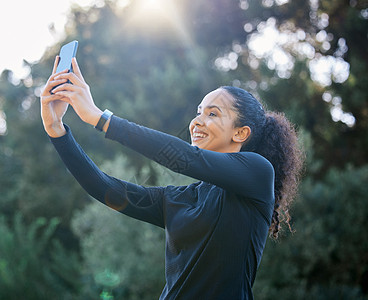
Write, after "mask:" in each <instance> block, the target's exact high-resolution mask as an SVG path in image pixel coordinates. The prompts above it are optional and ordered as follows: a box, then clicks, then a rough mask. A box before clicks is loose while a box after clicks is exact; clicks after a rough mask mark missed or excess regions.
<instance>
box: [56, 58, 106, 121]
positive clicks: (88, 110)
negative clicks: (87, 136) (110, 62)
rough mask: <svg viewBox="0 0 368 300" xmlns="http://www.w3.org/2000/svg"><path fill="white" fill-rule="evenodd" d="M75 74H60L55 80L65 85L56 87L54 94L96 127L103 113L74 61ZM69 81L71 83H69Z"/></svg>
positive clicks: (73, 60)
mask: <svg viewBox="0 0 368 300" xmlns="http://www.w3.org/2000/svg"><path fill="white" fill-rule="evenodd" d="M72 66H73V73H72V72H70V73H59V74H57V75H56V76H55V80H63V81H64V84H62V85H60V86H58V87H56V88H55V89H54V90H53V92H54V93H55V95H56V96H58V97H59V98H60V99H62V101H65V102H67V103H69V104H70V105H71V106H73V108H74V111H75V112H76V113H77V115H78V116H79V117H80V118H81V119H82V120H83V121H84V122H86V123H88V124H91V125H93V126H96V125H97V123H98V121H99V119H100V117H101V115H102V111H101V110H100V109H99V108H98V107H97V106H96V105H95V103H94V102H93V98H92V95H91V92H90V89H89V86H88V84H87V83H86V82H85V80H84V78H83V76H82V73H81V71H80V69H79V66H78V63H77V60H76V59H75V58H73V59H72ZM67 80H69V81H70V82H71V83H67Z"/></svg>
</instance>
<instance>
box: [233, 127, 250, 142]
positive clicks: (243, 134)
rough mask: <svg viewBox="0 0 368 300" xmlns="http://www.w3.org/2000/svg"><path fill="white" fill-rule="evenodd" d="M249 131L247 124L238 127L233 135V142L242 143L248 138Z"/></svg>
mask: <svg viewBox="0 0 368 300" xmlns="http://www.w3.org/2000/svg"><path fill="white" fill-rule="evenodd" d="M251 132H252V131H251V129H250V127H249V126H243V127H238V128H236V131H235V134H234V136H233V141H234V142H235V143H244V142H245V141H246V140H247V139H248V138H249V136H250V134H251Z"/></svg>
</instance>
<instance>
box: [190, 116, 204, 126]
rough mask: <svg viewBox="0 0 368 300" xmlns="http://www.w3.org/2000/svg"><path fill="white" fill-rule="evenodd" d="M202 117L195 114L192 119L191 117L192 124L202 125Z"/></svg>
mask: <svg viewBox="0 0 368 300" xmlns="http://www.w3.org/2000/svg"><path fill="white" fill-rule="evenodd" d="M203 123H204V122H203V117H202V116H201V115H197V116H196V117H195V118H194V119H193V124H194V125H203Z"/></svg>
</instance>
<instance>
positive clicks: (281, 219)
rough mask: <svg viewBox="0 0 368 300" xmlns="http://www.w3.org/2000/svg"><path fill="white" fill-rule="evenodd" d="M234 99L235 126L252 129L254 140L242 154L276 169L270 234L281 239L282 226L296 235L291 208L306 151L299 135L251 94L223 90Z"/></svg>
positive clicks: (280, 115) (286, 121)
mask: <svg viewBox="0 0 368 300" xmlns="http://www.w3.org/2000/svg"><path fill="white" fill-rule="evenodd" d="M221 88H222V89H224V90H225V91H226V92H228V93H229V94H230V95H231V96H232V98H233V99H234V108H235V110H236V111H237V114H238V119H237V120H236V122H235V124H234V125H235V126H237V127H241V126H249V127H250V129H251V135H250V138H248V140H247V141H246V142H245V143H244V144H243V146H242V148H241V151H250V152H255V153H258V154H260V155H262V156H263V157H265V158H266V159H268V160H269V161H270V162H271V164H272V165H273V167H274V170H275V186H274V187H275V206H274V211H273V215H272V222H271V226H270V235H271V236H272V237H273V238H275V239H277V238H278V235H279V232H280V230H281V225H282V223H285V224H286V225H287V226H288V228H289V230H290V231H291V232H292V231H293V230H292V228H291V225H290V219H291V218H290V213H289V209H290V206H291V204H292V202H293V201H294V199H295V197H296V195H297V190H298V184H299V179H300V176H301V171H302V168H303V165H304V152H303V150H302V148H301V146H300V144H299V143H298V137H297V132H296V130H295V128H294V126H293V125H292V124H291V122H290V121H289V120H288V119H287V118H286V117H285V115H284V114H282V113H277V112H271V111H268V112H266V111H265V110H264V108H263V106H262V104H261V103H260V102H259V101H258V100H257V99H256V98H255V97H253V95H252V94H250V93H249V92H247V91H245V90H243V89H241V88H236V87H231V86H223V87H221Z"/></svg>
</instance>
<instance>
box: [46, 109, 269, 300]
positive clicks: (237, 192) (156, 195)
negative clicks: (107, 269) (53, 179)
mask: <svg viewBox="0 0 368 300" xmlns="http://www.w3.org/2000/svg"><path fill="white" fill-rule="evenodd" d="M66 129H67V134H66V135H64V136H62V137H59V138H51V141H52V143H53V144H54V146H55V148H56V150H57V152H58V153H59V155H60V157H61V159H62V160H63V162H64V163H65V165H66V166H67V168H68V169H69V170H70V172H71V173H72V174H73V176H74V177H75V178H76V179H77V181H78V182H79V183H80V185H81V186H82V187H83V188H84V189H85V190H86V191H87V192H88V193H89V194H90V195H91V196H93V197H94V198H96V199H97V200H99V201H100V202H102V203H104V204H106V205H108V206H110V207H111V208H113V209H116V210H118V211H120V212H121V213H123V214H125V215H128V216H131V217H133V218H136V219H139V220H142V221H145V222H149V223H151V224H154V225H157V226H159V227H162V228H164V229H165V234H166V250H165V277H166V285H165V287H164V289H163V291H162V294H161V296H160V299H253V294H252V290H251V288H252V285H253V282H254V279H255V276H256V271H257V268H258V266H259V263H260V260H261V256H262V253H263V249H264V246H265V243H266V239H267V235H268V230H269V227H270V225H271V218H272V213H273V207H274V170H273V167H272V165H271V163H270V162H269V161H268V160H266V159H265V158H263V157H262V156H260V155H258V154H256V153H252V152H238V153H219V152H213V151H208V150H203V149H200V148H198V147H194V146H191V145H190V144H188V143H187V142H184V141H182V140H181V139H179V138H176V137H174V136H171V135H168V134H165V133H162V132H159V131H156V130H153V129H149V128H146V127H143V126H139V125H136V124H134V123H132V122H129V121H127V120H125V119H121V118H119V117H116V116H113V117H112V119H111V122H110V125H109V128H108V130H107V133H106V138H109V139H112V140H115V141H118V142H120V143H121V144H122V145H124V146H127V147H129V148H131V149H133V150H135V151H137V152H139V153H141V154H143V155H144V156H146V157H148V158H150V159H152V160H154V161H156V162H158V163H160V164H162V165H163V166H165V167H167V168H170V169H171V170H173V171H175V172H179V173H182V174H185V175H188V176H190V177H193V178H196V179H198V180H200V181H199V182H197V183H194V184H190V185H188V186H166V187H143V186H140V185H137V184H133V183H129V182H126V181H122V180H119V179H117V178H114V177H112V176H109V175H107V174H105V173H104V172H102V171H101V170H100V169H99V168H98V167H97V166H96V165H95V164H94V163H93V162H92V161H91V159H90V158H89V157H88V156H87V155H86V154H85V152H84V151H83V150H82V148H81V147H80V146H79V145H78V144H77V143H76V141H75V140H74V138H73V136H72V134H71V131H70V129H69V128H68V127H67V126H66Z"/></svg>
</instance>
